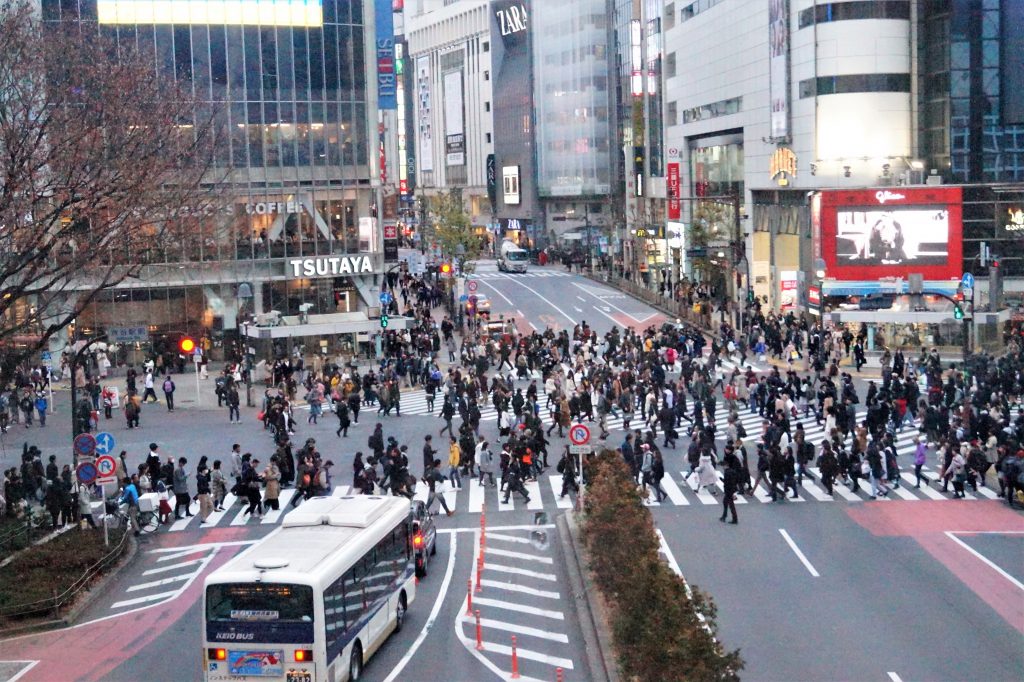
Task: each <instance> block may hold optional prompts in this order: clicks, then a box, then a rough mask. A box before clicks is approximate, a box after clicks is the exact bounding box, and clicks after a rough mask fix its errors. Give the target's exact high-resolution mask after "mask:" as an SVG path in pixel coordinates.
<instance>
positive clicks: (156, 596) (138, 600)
mask: <svg viewBox="0 0 1024 682" xmlns="http://www.w3.org/2000/svg"><path fill="white" fill-rule="evenodd" d="M189 577H191V576H189ZM177 594H178V591H177V590H171V591H170V592H160V593H158V594H147V595H146V596H145V597H136V598H135V599H125V600H124V601H119V602H114V603H113V604H111V605H110V608H112V609H119V608H122V607H124V606H135V605H136V604H145V603H146V602H150V601H157V600H159V599H167V598H168V597H175V596H177Z"/></svg>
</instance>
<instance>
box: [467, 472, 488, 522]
mask: <svg viewBox="0 0 1024 682" xmlns="http://www.w3.org/2000/svg"><path fill="white" fill-rule="evenodd" d="M483 508H484V487H483V486H482V485H480V481H479V479H476V478H474V479H473V480H472V481H470V482H469V510H468V511H469V512H470V513H472V514H479V513H480V512H481V511H483Z"/></svg>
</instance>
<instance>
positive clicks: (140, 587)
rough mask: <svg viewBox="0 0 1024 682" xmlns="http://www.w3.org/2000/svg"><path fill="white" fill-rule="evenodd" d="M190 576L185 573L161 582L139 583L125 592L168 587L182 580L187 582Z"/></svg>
mask: <svg viewBox="0 0 1024 682" xmlns="http://www.w3.org/2000/svg"><path fill="white" fill-rule="evenodd" d="M190 577H191V576H190V575H189V574H188V573H186V574H185V575H176V576H174V577H171V578H164V579H162V580H153V581H151V582H148V583H139V584H138V585H132V586H131V587H129V588H128V589H127V590H125V592H138V591H140V590H148V589H150V588H151V587H160V586H161V585H170V584H171V583H180V582H181V581H182V580H188V579H189V578H190Z"/></svg>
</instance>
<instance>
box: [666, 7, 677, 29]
mask: <svg viewBox="0 0 1024 682" xmlns="http://www.w3.org/2000/svg"><path fill="white" fill-rule="evenodd" d="M675 25H676V3H674V2H670V3H668V4H667V5H665V30H666V31H667V30H669V29H670V28H673V27H674V26H675Z"/></svg>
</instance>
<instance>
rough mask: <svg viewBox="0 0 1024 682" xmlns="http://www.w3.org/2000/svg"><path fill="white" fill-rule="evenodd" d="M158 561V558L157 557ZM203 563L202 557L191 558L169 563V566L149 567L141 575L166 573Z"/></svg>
mask: <svg viewBox="0 0 1024 682" xmlns="http://www.w3.org/2000/svg"><path fill="white" fill-rule="evenodd" d="M157 561H159V559H157ZM201 563H203V560H202V559H192V560H191V561H182V562H181V563H180V564H171V565H170V566H161V567H160V568H151V569H149V570H148V571H143V572H142V575H155V574H157V573H167V572H168V571H177V570H178V569H179V568H185V567H186V566H195V565H196V564H201Z"/></svg>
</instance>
